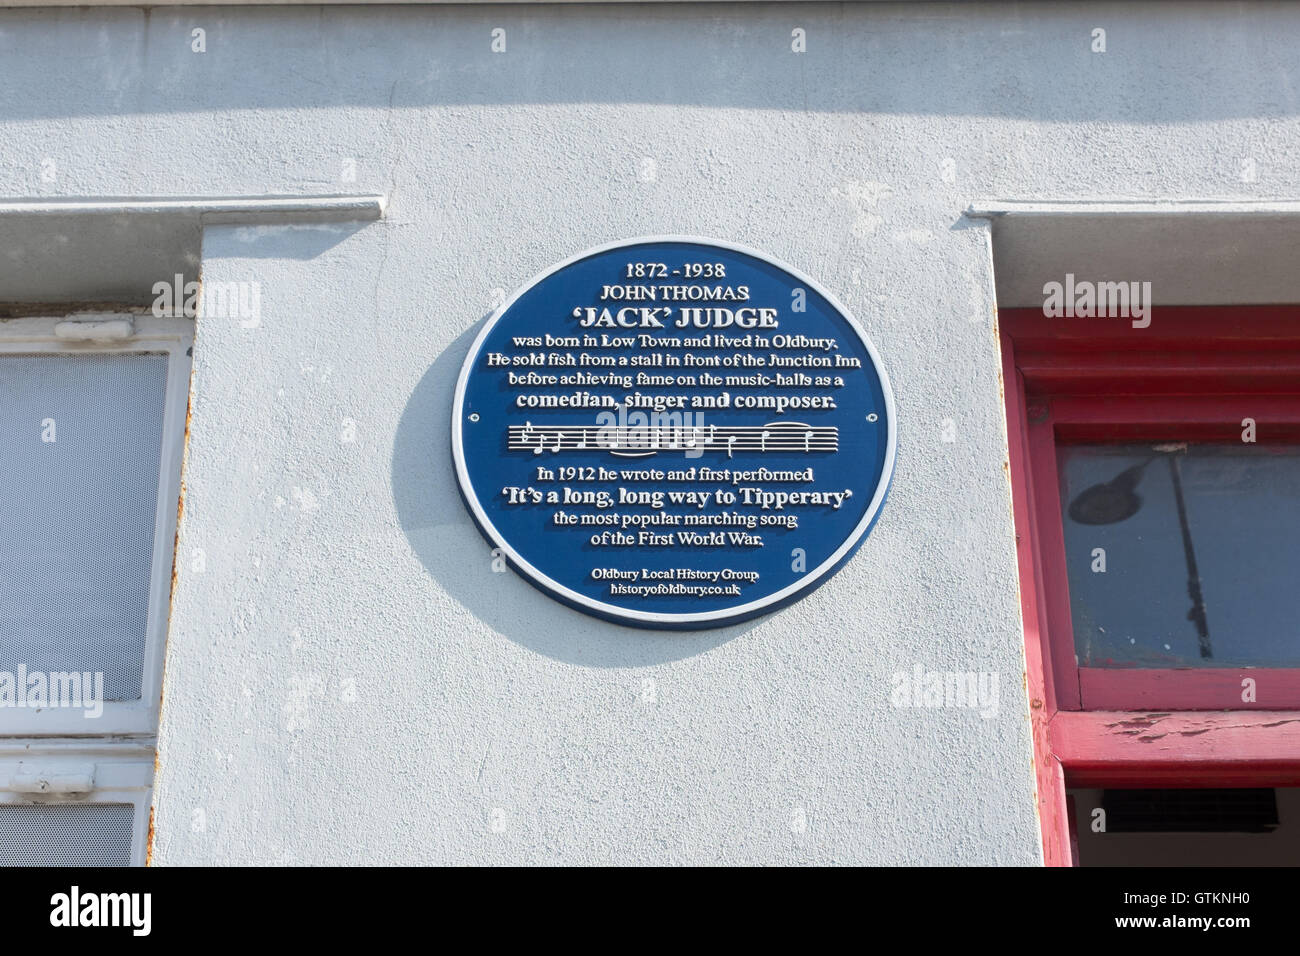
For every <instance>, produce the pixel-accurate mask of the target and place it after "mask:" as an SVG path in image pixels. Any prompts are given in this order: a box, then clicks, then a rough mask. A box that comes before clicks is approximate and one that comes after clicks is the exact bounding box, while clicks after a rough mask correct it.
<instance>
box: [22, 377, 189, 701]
mask: <svg viewBox="0 0 1300 956" xmlns="http://www.w3.org/2000/svg"><path fill="white" fill-rule="evenodd" d="M166 381H167V358H166V356H163V355H147V354H132V355H68V356H64V355H50V356H15V355H3V356H0V481H3V489H2V491H0V672H8V673H11V674H17V673H19V672H20V668H25V669H26V671H27V672H28V673H32V672H47V673H48V672H56V673H57V672H73V671H75V672H90V673H92V674H94V673H96V672H102V673H103V675H104V677H103V681H104V698H105V699H106V700H110V701H113V700H136V699H138V698H139V697H140V682H141V675H142V669H143V660H144V646H145V624H146V619H147V613H148V599H149V578H150V569H151V568H150V566H151V562H152V557H153V538H154V520H155V515H156V510H157V502H158V466H159V455H160V450H161V441H162V421H163V402H164V392H165V386H166Z"/></svg>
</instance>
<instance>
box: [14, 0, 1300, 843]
mask: <svg viewBox="0 0 1300 956" xmlns="http://www.w3.org/2000/svg"><path fill="white" fill-rule="evenodd" d="M497 27H500V28H504V29H505V31H506V51H505V52H504V53H493V52H492V51H491V49H490V44H491V40H492V38H491V31H492V30H493V29H494V28H497ZM796 27H798V28H802V29H804V30H806V31H807V44H808V52H807V53H804V54H795V53H792V52H791V49H790V44H791V31H792V30H793V29H794V28H796ZM1095 27H1102V28H1104V29H1105V30H1106V31H1107V52H1106V53H1104V54H1095V53H1092V52H1090V44H1091V32H1092V30H1093V29H1094V28H1095ZM194 28H202V29H204V30H205V31H206V45H207V52H206V53H202V54H198V53H194V52H192V51H191V31H192V30H193V29H194ZM1298 59H1300V7H1288V6H1283V5H1276V6H1274V5H1265V6H1252V5H1248V4H1235V5H1232V6H1225V7H1220V6H1215V5H1208V4H1207V5H1190V4H1154V5H1150V6H1140V7H1139V6H1135V5H1128V4H1116V5H1107V4H1091V3H1090V4H1083V5H1068V4H1062V5H1055V4H1053V5H1014V6H1012V5H1007V6H999V5H989V6H984V5H977V4H962V5H954V6H945V5H928V4H907V5H901V6H889V5H877V4H864V5H854V4H843V5H834V4H827V5H824V6H822V5H810V4H798V5H789V6H783V5H780V4H761V5H752V6H751V5H743V6H742V5H736V4H726V5H718V6H707V5H701V6H693V5H692V6H684V5H678V4H673V5H668V6H628V5H618V6H610V7H600V6H564V7H535V6H528V7H506V6H503V7H482V6H479V7H464V8H459V7H429V8H417V7H401V8H396V7H395V8H337V7H331V8H325V9H311V8H293V9H283V8H281V9H273V8H240V9H221V8H216V9H204V8H190V9H182V10H175V9H165V8H154V9H152V10H148V11H145V10H141V9H133V8H132V9H111V10H110V9H95V10H62V11H31V10H27V11H5V12H0V64H3V66H2V67H0V69H2V70H3V77H4V84H3V85H4V96H3V99H2V100H0V119H2V120H3V121H4V124H5V135H4V136H3V137H0V176H2V177H3V181H4V184H5V187H4V192H7V193H9V194H11V195H34V196H90V195H142V194H163V195H180V194H201V195H212V194H259V193H287V192H304V193H306V192H317V193H319V192H382V193H386V194H388V195H389V197H390V200H391V204H390V207H389V213H388V217H387V219H386V220H384V221H382V222H379V223H375V224H370V225H366V226H317V227H275V228H266V227H263V228H241V227H217V228H210V229H209V230H208V231H207V233H206V235H205V238H204V245H203V271H204V276H205V279H206V280H207V281H237V282H238V281H242V282H257V283H260V287H261V293H262V295H261V311H262V315H261V320H260V322H259V323H258V324H256V325H255V326H252V327H245V325H244V324H241V323H239V322H236V321H229V320H225V321H223V320H216V319H213V320H209V321H206V322H202V323H201V324H200V328H199V330H198V340H197V343H196V347H195V356H194V361H195V375H194V395H193V402H194V404H193V422H192V430H191V434H190V443H189V462H188V468H187V472H186V485H187V495H186V510H185V517H184V522H183V527H182V529H181V548H180V562H181V566H180V570H179V583H178V587H177V590H176V594H175V606H174V614H173V619H172V624H171V637H170V645H169V649H168V663H167V676H166V686H165V700H164V707H163V723H162V728H161V733H160V742H159V745H160V751H161V753H160V764H159V777H158V781H157V793H156V803H157V816H156V828H157V829H156V839H155V846H154V855H153V859H154V862H156V863H206V862H223V863H252V862H258V863H264V862H276V861H284V862H296V863H309V862H363V861H364V862H507V861H522V862H543V861H545V862H565V863H606V862H647V863H649V862H669V863H685V862H701V863H703V862H736V863H741V862H771V863H797V862H844V863H849V862H856V863H875V864H887V863H905V862H906V863H1004V864H1032V863H1035V862H1038V861H1039V859H1040V853H1039V837H1038V827H1037V820H1036V816H1035V812H1034V805H1033V786H1034V784H1033V777H1032V773H1031V770H1030V745H1029V737H1028V732H1027V718H1026V711H1027V704H1026V701H1025V699H1024V692H1023V689H1022V675H1023V660H1022V649H1021V646H1022V637H1021V628H1020V623H1019V611H1018V604H1017V590H1016V571H1015V563H1014V553H1013V531H1012V526H1011V518H1010V512H1009V490H1008V485H1007V479H1006V475H1005V472H1004V470H1003V462H1004V458H1005V444H1006V442H1005V436H1004V426H1003V416H1002V410H1001V403H1000V402H1001V400H1000V385H999V381H998V371H997V351H996V346H995V339H994V309H993V294H992V288H993V285H992V276H991V259H990V254H989V247H988V238H987V232H986V227H985V225H984V224H982V223H975V222H968V221H966V220H964V219H963V218H962V217H961V215H960V213H961V210H962V209H963V208H965V206H966V205H967V204H968V203H969V202H970V201H971V200H972V199H977V198H989V197H1014V198H1021V199H1028V198H1058V199H1069V198H1076V197H1077V198H1088V197H1099V196H1104V197H1148V198H1160V197H1171V198H1173V197H1189V196H1195V197H1244V198H1264V197H1293V196H1295V195H1297V194H1300V189H1297V184H1298V181H1300V169H1298V168H1297V166H1296V164H1295V163H1294V158H1295V155H1296V152H1297V147H1298V146H1300V135H1298V134H1300V129H1298V127H1297V123H1296V112H1297V100H1296V92H1295V91H1296V85H1297V83H1298V82H1300V76H1298V75H1297V66H1298V64H1297V60H1298ZM1246 158H1251V159H1253V160H1254V163H1255V170H1256V176H1255V179H1254V180H1253V181H1243V168H1244V167H1243V165H1242V163H1243V159H1246ZM949 159H950V160H951V161H952V162H951V164H948V163H946V160H949ZM45 160H52V161H53V162H54V164H55V167H56V169H57V175H56V177H55V178H54V179H53V180H52V181H51V180H50V179H49V177H48V173H47V174H46V175H45V176H43V175H42V170H43V168H44V169H48V166H43V163H44V161H45ZM350 160H351V161H355V169H356V177H355V181H348V180H345V179H344V178H343V174H344V171H345V169H346V168H349V167H348V162H349V161H350ZM646 233H685V234H699V235H714V236H717V237H719V238H725V239H729V240H734V241H738V242H742V243H746V244H749V245H753V246H757V247H759V248H762V249H764V250H767V251H768V252H770V253H771V254H773V255H775V256H777V257H780V258H782V259H785V260H786V261H788V262H790V263H791V264H792V265H794V266H796V267H798V268H800V269H802V270H804V271H807V272H809V273H811V274H812V275H814V276H816V277H817V278H818V279H819V280H820V281H822V282H823V283H824V284H825V285H826V286H828V287H829V288H830V289H832V290H833V291H834V292H835V293H836V294H837V295H838V296H839V297H841V298H842V299H843V300H844V301H845V302H846V304H847V305H848V306H849V307H850V308H851V309H852V310H853V311H854V312H855V314H856V315H857V317H858V318H859V320H860V321H861V322H862V324H863V325H864V326H865V327H866V329H867V331H868V333H869V334H870V335H871V337H872V338H873V340H874V342H875V344H876V346H877V348H878V349H879V351H880V353H881V355H882V357H883V360H884V362H885V365H886V367H887V369H888V372H889V374H890V376H891V378H892V380H893V384H894V389H895V394H896V399H897V404H898V414H899V420H900V425H899V445H898V464H897V470H896V473H895V479H894V487H893V491H892V493H891V496H890V499H889V501H888V503H887V504H886V506H885V509H884V512H883V514H882V517H881V520H880V522H879V524H878V525H877V527H876V528H875V530H874V531H873V533H872V535H871V536H870V538H869V539H868V540H867V542H866V543H865V545H864V546H863V547H862V549H861V550H860V551H859V553H858V554H857V556H856V557H855V558H854V559H853V560H852V561H851V562H850V563H849V564H848V565H847V566H846V567H845V568H844V569H843V570H842V571H841V572H840V573H839V574H838V575H837V576H836V577H835V578H833V579H832V580H831V581H830V582H829V583H828V584H827V585H825V586H824V587H822V588H821V589H820V590H818V591H816V592H815V593H814V594H812V595H811V596H810V597H808V598H807V599H805V600H804V601H802V602H800V603H798V604H796V605H794V606H793V607H791V608H788V609H786V610H784V611H781V612H779V613H777V614H775V615H773V616H771V617H769V618H764V619H760V620H758V621H756V622H751V623H749V624H747V625H743V626H739V627H733V628H729V629H725V630H720V631H713V632H702V633H696V634H655V633H648V632H640V631H632V630H626V629H622V628H619V627H615V626H611V625H608V624H604V623H601V622H599V621H596V620H594V619H591V618H587V617H584V616H582V615H579V614H577V613H575V612H573V611H570V610H567V609H566V608H564V607H562V606H560V605H559V604H556V603H554V602H552V601H550V600H548V599H547V598H545V597H544V596H542V595H541V594H540V593H538V592H537V591H535V590H534V589H533V588H532V587H530V586H529V585H527V584H526V583H524V582H523V581H522V580H520V579H518V578H516V577H515V576H514V575H512V574H496V573H493V571H492V568H491V564H490V560H489V555H488V552H487V548H486V546H485V545H484V543H483V541H482V540H481V539H480V537H479V536H478V534H477V532H476V531H475V530H474V528H473V526H472V525H471V523H470V521H469V518H468V517H467V515H466V514H465V511H464V509H463V507H462V505H461V503H460V501H459V499H458V497H457V495H456V491H455V485H454V479H453V476H452V471H451V466H450V462H449V451H448V416H449V409H450V402H451V396H452V390H453V384H454V379H455V375H456V373H457V371H458V369H459V367H460V364H461V361H462V359H463V358H464V355H465V353H466V350H467V348H468V346H469V343H470V341H471V339H472V336H473V332H474V330H475V329H476V328H477V327H478V326H479V324H480V322H481V321H482V320H483V318H484V317H485V316H486V315H487V314H488V313H489V312H490V311H491V308H492V307H493V305H494V303H495V301H497V299H498V297H499V296H500V295H501V294H502V293H503V292H509V291H511V290H513V289H514V288H515V287H516V286H518V285H519V284H520V283H522V282H524V281H525V280H527V279H528V278H529V277H531V276H532V275H534V274H535V273H537V272H538V271H539V270H541V269H542V268H544V267H546V266H547V265H549V264H551V263H552V262H554V261H557V260H559V259H562V258H565V257H567V256H569V255H571V254H573V253H575V252H577V251H579V250H582V249H584V248H587V247H589V246H592V245H595V244H597V243H600V242H604V241H609V240H614V239H618V238H623V237H629V236H635V235H640V234H646ZM948 419H950V420H951V429H950V432H949V434H950V437H952V438H953V439H954V440H953V441H950V442H949V441H945V440H944V433H945V420H948ZM349 421H350V422H353V423H355V441H346V440H344V439H345V437H347V436H348V435H350V434H351V432H349V431H348V427H349V426H348V422H349ZM196 548H197V549H202V551H203V554H204V561H203V565H202V570H201V571H200V570H197V566H196V565H195V563H194V562H193V561H192V560H191V556H192V555H193V550H194V549H196ZM918 663H919V664H921V665H923V666H924V667H925V668H926V669H928V670H934V671H939V670H943V671H949V670H951V671H986V672H989V671H991V672H996V673H997V674H998V675H999V677H1000V691H1001V700H1000V707H999V710H998V713H997V715H996V716H994V717H992V718H991V719H984V718H982V717H980V716H979V715H978V714H976V713H972V712H969V711H962V710H926V709H919V710H918V709H898V708H894V707H892V706H890V702H889V694H890V690H891V688H892V681H891V675H893V674H894V673H895V672H896V671H899V670H905V669H908V668H911V667H912V666H913V665H914V664H918ZM197 810H202V811H203V812H202V814H196V812H195V811H197ZM801 814H802V817H803V818H804V819H806V821H807V826H806V829H802V830H801V828H800V827H799V826H798V825H797V824H798V821H799V819H800V815H801ZM200 820H201V821H202V823H203V825H202V826H199V825H198V824H199V821H200Z"/></svg>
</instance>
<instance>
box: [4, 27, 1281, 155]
mask: <svg viewBox="0 0 1300 956" xmlns="http://www.w3.org/2000/svg"><path fill="white" fill-rule="evenodd" d="M796 30H798V31H800V32H801V33H802V34H803V36H802V37H799V36H796V35H795V31H796ZM1099 30H1101V31H1103V32H1104V34H1105V36H1104V37H1103V36H1102V35H1101V34H1099V33H1098V31H1099ZM1298 31H1300V8H1297V7H1295V6H1289V5H1287V4H1259V5H1253V4H1232V5H1228V4H1224V5H1218V4H1179V5H1178V6H1177V7H1176V8H1175V7H1167V6H1164V5H1161V4H1156V5H1146V4H1142V5H1139V4H1124V3H1118V4H1115V3H1111V4H1106V3H1087V4H1028V5H1026V4H1018V3H1002V4H981V5H979V6H978V7H974V6H973V5H967V4H940V3H925V4H912V3H891V4H875V3H864V4H859V3H826V4H803V3H800V4H795V5H790V4H757V5H746V6H745V7H743V8H738V7H737V6H736V5H735V4H731V3H715V4H709V3H701V4H673V5H671V7H670V8H665V7H663V6H661V5H659V4H632V3H626V4H608V5H602V6H597V5H591V4H575V5H569V6H565V5H559V6H554V5H548V6H545V7H543V8H540V9H530V8H529V7H528V6H526V5H490V6H486V7H484V6H479V7H472V6H456V5H447V6H415V7H411V6H371V7H366V8H364V10H361V9H360V8H357V7H351V6H323V7H317V8H314V9H313V8H304V7H299V8H294V7H283V6H281V7H271V6H263V7H258V6H251V7H250V6H240V7H231V8H224V9H223V8H221V7H209V8H204V9H203V14H202V16H201V17H199V16H196V15H195V13H194V12H193V11H192V10H189V9H181V10H179V11H178V10H176V9H168V8H166V7H118V8H104V7H95V8H93V9H87V8H81V9H77V8H72V7H61V8H58V9H52V10H49V9H47V10H31V9H18V10H4V11H0V57H3V60H4V63H5V92H6V93H7V94H8V95H7V96H6V102H5V104H4V108H3V112H4V117H5V119H7V120H21V119H28V118H34V119H40V120H48V119H50V118H52V117H56V116H96V115H98V116H117V115H122V114H145V115H150V116H155V115H158V114H167V113H175V112H212V113H214V114H216V115H217V116H219V117H220V120H219V121H218V120H217V119H215V118H214V119H212V120H211V122H212V123H213V126H212V135H213V136H214V137H220V138H223V139H227V140H229V141H231V142H238V141H243V142H251V143H254V144H256V143H257V142H258V136H259V135H264V134H260V132H259V131H260V130H262V129H263V128H264V127H261V126H259V125H258V124H257V123H256V122H253V121H250V120H245V119H240V120H239V125H236V126H232V118H231V117H230V115H229V114H232V113H233V112H235V111H238V110H278V109H290V110H299V109H317V108H318V109H331V110H337V109H339V108H340V107H358V106H360V107H377V108H381V109H382V108H388V109H392V108H404V107H425V106H432V105H447V106H453V105H492V106H496V105H512V104H514V105H518V104H533V103H538V104H543V103H544V104H561V103H610V104H617V105H619V106H624V105H626V104H633V103H644V104H669V105H673V106H706V107H739V108H757V109H766V110H793V111H798V112H806V111H816V112H843V113H864V114H885V115H921V116H924V115H936V116H945V117H946V116H972V117H1005V118H1018V119H1036V120H1048V121H1062V122H1066V121H1082V120H1107V121H1110V122H1115V123H1122V122H1160V123H1180V122H1191V121H1195V120H1212V119H1235V118H1239V117H1261V118H1263V117H1270V116H1278V117H1291V116H1295V115H1297V113H1298V112H1300V100H1297V98H1296V96H1295V94H1294V92H1293V91H1292V84H1291V82H1290V80H1289V76H1290V71H1291V68H1292V67H1291V64H1292V59H1291V54H1292V50H1291V47H1290V45H1289V44H1290V42H1291V38H1292V37H1294V36H1295V35H1296V33H1297V32H1298ZM797 43H805V47H806V53H796V52H795V47H796V44H797ZM1211 48H1212V50H1213V55H1212V56H1211V55H1207V50H1208V49H1211ZM70 50H74V51H76V54H75V65H76V77H75V79H76V82H68V83H61V84H60V83H51V82H49V76H50V66H49V65H50V64H62V63H65V62H68V51H70ZM1243 63H1248V64H1251V68H1250V69H1241V68H1240V65H1241V64H1243ZM1153 90H1154V91H1156V92H1155V93H1154V94H1153ZM1175 92H1177V93H1178V94H1180V95H1173V94H1174V93H1175ZM264 122H265V120H263V123H264ZM543 130H544V127H541V126H538V127H537V135H538V136H542V135H545V134H544V132H543ZM318 134H319V135H320V136H322V137H325V138H328V137H329V136H331V135H335V132H334V121H332V120H327V121H324V123H323V125H322V127H321V129H320V130H319V131H318ZM1062 135H1063V136H1064V135H1065V134H1062ZM1116 135H1120V136H1122V134H1121V133H1117V134H1116ZM255 152H256V150H255Z"/></svg>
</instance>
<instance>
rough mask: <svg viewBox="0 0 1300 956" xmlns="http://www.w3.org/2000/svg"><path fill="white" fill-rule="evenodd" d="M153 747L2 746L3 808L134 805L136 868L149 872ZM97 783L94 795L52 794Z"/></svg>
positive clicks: (90, 743)
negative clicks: (45, 788)
mask: <svg viewBox="0 0 1300 956" xmlns="http://www.w3.org/2000/svg"><path fill="white" fill-rule="evenodd" d="M153 765H154V744H153V741H151V740H150V741H147V742H146V741H134V742H132V741H95V740H86V741H76V740H60V741H49V740H41V739H30V738H29V739H25V740H24V739H12V740H0V806H84V805H86V804H97V803H119V804H122V803H124V804H129V805H131V806H132V807H133V808H134V813H133V815H132V819H131V860H130V864H129V865H130V866H144V865H145V862H146V859H147V856H148V852H149V813H150V809H151V807H152V799H151V798H152V795H153ZM78 778H79V779H82V780H85V779H89V780H91V781H93V783H92V785H91V787H90V789H88V790H77V791H75V792H68V791H65V792H45V793H42V792H39V791H38V790H37V789H36V787H38V786H40V785H41V784H42V783H43V782H46V781H48V782H49V784H50V787H51V789H52V790H57V789H59V788H60V787H61V786H66V782H67V781H69V780H73V779H78Z"/></svg>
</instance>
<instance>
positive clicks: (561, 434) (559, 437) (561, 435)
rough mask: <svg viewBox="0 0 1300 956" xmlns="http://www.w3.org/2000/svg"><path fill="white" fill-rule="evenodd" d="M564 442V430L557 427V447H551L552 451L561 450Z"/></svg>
mask: <svg viewBox="0 0 1300 956" xmlns="http://www.w3.org/2000/svg"><path fill="white" fill-rule="evenodd" d="M563 444H564V432H562V431H560V430H559V429H556V432H555V447H553V448H552V449H551V451H552V452H557V451H559V450H560V447H561V446H562V445H563Z"/></svg>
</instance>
